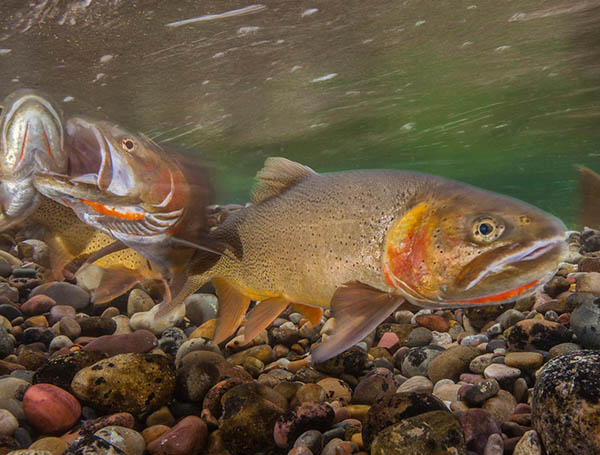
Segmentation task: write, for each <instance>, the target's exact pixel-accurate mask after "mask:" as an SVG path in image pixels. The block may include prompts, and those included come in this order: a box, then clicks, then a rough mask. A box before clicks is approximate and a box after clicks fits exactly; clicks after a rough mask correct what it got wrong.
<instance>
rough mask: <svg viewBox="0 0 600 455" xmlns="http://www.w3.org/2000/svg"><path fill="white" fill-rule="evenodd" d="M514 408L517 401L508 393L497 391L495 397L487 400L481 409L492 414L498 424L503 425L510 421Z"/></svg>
mask: <svg viewBox="0 0 600 455" xmlns="http://www.w3.org/2000/svg"><path fill="white" fill-rule="evenodd" d="M516 406H517V400H515V397H513V396H512V394H511V393H510V392H507V391H506V390H499V391H498V392H497V393H496V395H495V396H493V397H492V398H489V399H488V400H487V401H486V402H485V403H483V406H481V407H482V409H485V410H486V411H488V412H489V413H490V414H492V415H493V416H494V417H495V418H496V420H497V421H498V422H500V423H503V422H506V421H508V420H510V417H511V416H512V414H513V411H514V409H515V407H516Z"/></svg>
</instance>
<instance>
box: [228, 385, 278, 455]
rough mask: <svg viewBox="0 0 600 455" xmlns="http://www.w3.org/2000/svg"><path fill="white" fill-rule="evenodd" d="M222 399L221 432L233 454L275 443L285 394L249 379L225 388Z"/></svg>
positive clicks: (247, 452)
mask: <svg viewBox="0 0 600 455" xmlns="http://www.w3.org/2000/svg"><path fill="white" fill-rule="evenodd" d="M281 400H283V402H282V401H281ZM221 403H222V406H223V415H222V417H221V427H220V432H221V436H222V438H223V442H224V444H225V447H226V448H227V450H228V451H229V452H231V454H232V455H246V454H250V453H256V452H259V451H267V450H269V449H270V448H273V447H274V444H275V443H274V440H273V428H274V426H275V422H276V421H277V419H278V418H279V416H280V415H281V414H283V413H284V412H285V411H287V409H286V408H287V401H286V400H285V398H283V397H282V396H281V395H279V394H278V393H277V392H275V391H273V390H272V389H270V388H269V387H267V386H264V385H262V384H258V383H256V382H246V383H243V384H240V385H238V386H236V387H234V388H233V389H231V390H229V391H228V392H226V393H225V395H223V397H222V399H221ZM284 403H285V404H284Z"/></svg>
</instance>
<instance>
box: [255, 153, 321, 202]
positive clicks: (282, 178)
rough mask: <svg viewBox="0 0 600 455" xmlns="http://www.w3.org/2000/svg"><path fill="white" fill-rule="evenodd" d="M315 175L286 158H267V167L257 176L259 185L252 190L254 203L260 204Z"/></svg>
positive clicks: (305, 167) (309, 169) (307, 168)
mask: <svg viewBox="0 0 600 455" xmlns="http://www.w3.org/2000/svg"><path fill="white" fill-rule="evenodd" d="M314 174H316V172H315V171H313V170H312V169H311V168H309V167H308V166H304V165H303V164H300V163H296V162H294V161H290V160H288V159H286V158H279V157H277V158H267V159H266V161H265V166H264V167H263V168H262V169H261V170H260V171H259V172H258V174H256V179H257V180H258V183H257V184H256V186H255V187H254V189H253V190H252V202H253V203H254V204H260V203H261V202H263V201H266V200H267V199H269V198H272V197H273V196H277V195H278V194H280V193H281V192H283V191H285V190H286V189H287V188H290V187H292V186H294V185H295V184H296V183H298V182H299V181H301V180H302V179H304V178H305V177H307V176H309V175H314Z"/></svg>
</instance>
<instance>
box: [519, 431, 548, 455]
mask: <svg viewBox="0 0 600 455" xmlns="http://www.w3.org/2000/svg"><path fill="white" fill-rule="evenodd" d="M513 455H542V443H541V442H540V438H539V437H538V434H537V433H536V432H535V430H529V431H527V432H525V434H523V436H521V439H519V442H518V443H517V445H516V446H515V450H514V451H513Z"/></svg>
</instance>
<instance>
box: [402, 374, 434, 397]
mask: <svg viewBox="0 0 600 455" xmlns="http://www.w3.org/2000/svg"><path fill="white" fill-rule="evenodd" d="M396 392H397V393H403V392H404V393H408V392H418V393H432V392H433V383H432V382H431V381H430V380H429V378H427V377H425V376H413V377H411V378H408V379H407V380H406V381H404V382H403V383H402V384H401V385H400V387H398V389H397V390H396Z"/></svg>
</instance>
